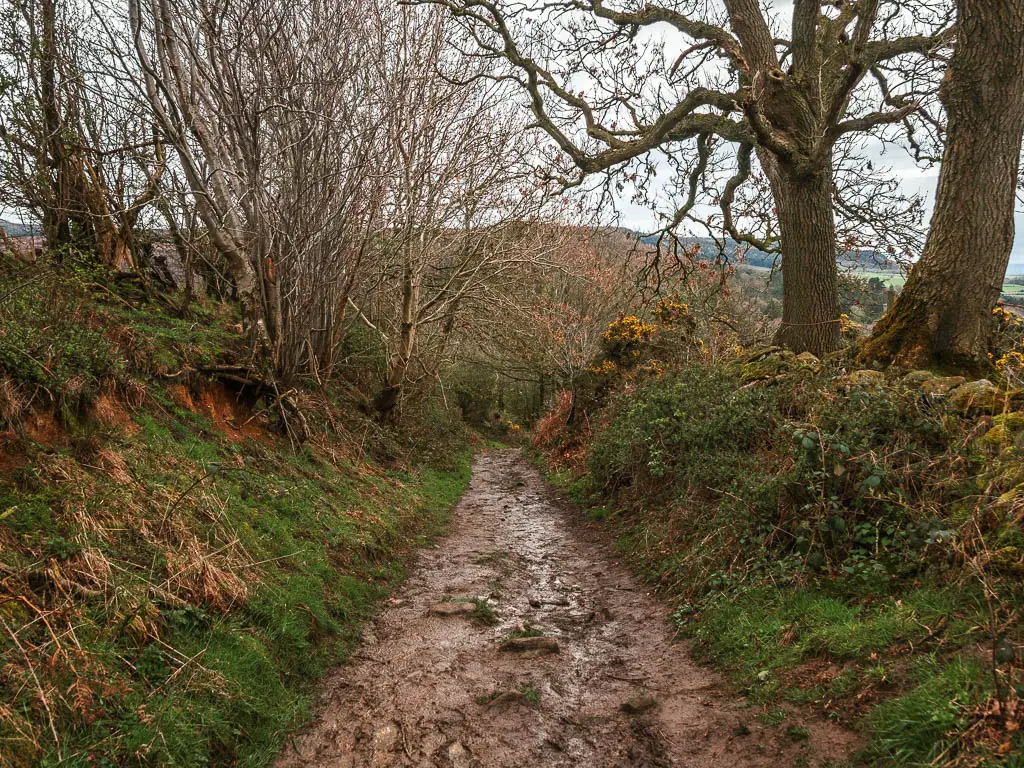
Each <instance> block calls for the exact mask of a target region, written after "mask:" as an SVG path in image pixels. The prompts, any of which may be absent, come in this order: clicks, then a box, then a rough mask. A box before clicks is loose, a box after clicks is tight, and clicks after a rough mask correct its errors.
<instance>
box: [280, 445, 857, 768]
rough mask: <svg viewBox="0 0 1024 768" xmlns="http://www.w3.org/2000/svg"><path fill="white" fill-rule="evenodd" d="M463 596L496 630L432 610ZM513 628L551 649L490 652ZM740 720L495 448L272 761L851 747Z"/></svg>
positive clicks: (515, 461)
mask: <svg viewBox="0 0 1024 768" xmlns="http://www.w3.org/2000/svg"><path fill="white" fill-rule="evenodd" d="M471 597H475V598H478V599H482V600H486V604H487V605H488V606H491V607H493V610H494V612H495V613H496V615H497V623H495V624H493V625H486V624H484V623H482V622H481V621H480V617H479V615H477V616H474V615H473V614H456V615H437V614H436V611H438V610H469V609H470V608H474V607H475V606H469V605H467V606H465V607H464V608H462V609H460V608H453V607H451V604H453V603H458V602H460V601H458V600H457V598H471ZM462 602H465V601H462ZM439 604H441V605H444V606H445V607H443V608H438V606H439ZM432 609H433V610H434V611H435V612H431V611H432ZM526 626H529V627H530V628H534V629H536V630H540V631H541V632H543V634H544V636H546V637H547V638H554V640H555V642H557V645H558V652H557V653H548V652H547V651H549V650H550V647H544V646H545V645H549V644H550V642H551V641H550V639H530V640H526V641H525V642H526V644H528V645H530V644H533V645H539V646H541V647H537V648H534V649H533V650H528V651H526V652H522V651H509V650H499V647H498V646H499V643H500V642H501V641H502V640H503V639H507V638H508V637H509V636H510V635H511V634H513V633H514V632H515V631H516V630H517V629H520V630H521V629H522V628H523V627H526ZM757 714H758V710H757V709H755V708H752V707H750V706H748V705H747V703H746V702H744V701H743V700H741V699H737V698H736V697H735V696H734V695H728V694H725V693H723V692H721V690H720V685H719V679H718V678H717V677H716V676H715V675H714V674H713V673H711V672H709V671H707V670H705V669H702V668H701V667H699V666H697V665H696V664H695V663H694V662H693V661H691V660H690V657H689V655H688V652H687V647H686V645H685V643H677V642H676V641H675V640H674V639H673V635H672V631H671V627H670V625H669V622H668V615H667V611H666V609H665V607H664V606H663V605H662V604H661V603H659V602H658V601H657V600H656V599H655V598H653V597H651V596H649V595H648V594H647V593H645V592H644V590H643V588H642V586H641V585H640V584H639V583H638V582H637V581H636V580H635V579H634V578H633V577H632V576H631V575H630V573H629V571H628V570H627V569H626V567H625V566H624V565H623V564H622V563H621V562H620V561H619V559H618V558H617V557H616V555H615V553H614V551H613V550H612V549H611V548H610V547H609V546H608V544H607V542H606V541H604V540H603V538H602V536H601V535H600V533H599V532H596V531H593V530H591V529H590V528H588V527H587V526H585V525H582V524H581V523H580V522H579V521H578V519H577V517H576V516H575V515H573V513H572V512H571V510H568V509H566V507H565V505H563V504H561V503H560V502H559V501H558V500H557V499H556V498H555V496H554V495H553V493H552V492H551V491H550V490H549V489H548V487H547V485H546V483H545V482H544V480H543V478H542V477H541V475H540V473H539V472H537V471H536V470H535V469H534V468H533V467H531V466H529V465H528V464H527V463H526V462H525V461H524V460H523V459H522V458H521V457H520V456H519V453H518V451H497V452H491V453H486V454H483V455H481V456H480V457H479V458H478V459H477V461H476V464H475V466H474V472H473V480H472V483H471V485H470V487H469V490H468V491H467V493H466V495H465V496H464V497H463V499H462V501H461V502H460V503H459V505H458V507H457V509H456V511H455V515H454V519H453V521H452V529H451V533H450V534H449V535H448V536H447V537H446V538H445V539H443V540H441V541H440V542H438V543H437V545H436V546H435V547H434V548H433V549H430V550H427V551H426V552H425V553H424V554H423V556H422V557H421V559H420V562H419V563H418V565H417V568H416V570H415V572H414V573H413V575H412V577H411V578H410V579H409V581H408V582H407V583H406V585H405V586H404V588H403V589H402V590H401V592H399V593H398V594H397V595H396V596H395V597H394V598H392V600H391V605H390V606H389V607H387V608H386V609H385V610H384V611H383V612H382V613H381V615H380V616H379V617H378V618H377V620H376V621H374V622H373V623H372V625H371V626H370V627H369V628H368V629H367V631H366V632H365V643H364V646H363V648H362V649H361V650H360V652H359V653H358V654H357V655H356V656H355V658H354V659H353V663H352V664H351V665H350V666H346V667H343V668H340V669H339V670H338V671H337V672H336V673H335V674H334V675H333V677H332V678H331V679H330V680H329V681H328V683H327V685H326V688H325V692H324V698H323V701H322V703H321V711H320V714H319V717H318V718H317V720H316V721H315V722H314V723H313V725H312V726H311V727H310V728H309V729H308V730H306V731H305V732H303V733H301V734H299V735H298V736H296V737H295V738H294V739H293V740H292V741H291V742H290V744H289V746H288V748H287V749H286V750H285V752H284V754H283V755H282V756H281V758H280V760H279V762H278V766H279V768H298V767H299V766H303V767H309V766H318V767H321V766H322V767H323V768H355V767H356V766H359V767H363V766H365V767H367V768H383V767H384V766H403V767H404V766H416V767H419V766H424V767H426V766H443V767H452V768H464V767H466V768H468V767H470V766H472V767H474V768H475V767H477V766H479V768H504V767H506V766H507V767H509V768H511V767H512V766H516V767H517V768H520V767H524V766H529V767H530V768H546V767H548V766H551V767H554V766H580V767H581V768H598V767H599V766H616V767H621V768H626V767H627V766H629V767H630V768H641V767H645V766H727V767H728V768H745V767H746V766H778V767H779V768H789V766H801V765H807V766H814V765H829V764H830V763H831V764H832V765H838V764H841V763H842V762H844V758H845V756H847V755H849V753H850V752H851V750H852V749H853V748H854V746H855V737H854V736H853V735H852V734H850V733H849V732H846V731H843V730H841V729H839V728H836V727H833V726H830V725H827V724H824V723H820V722H808V723H803V724H802V725H804V726H806V728H807V729H808V730H809V732H810V736H809V738H801V736H802V733H801V732H800V731H798V730H794V729H792V726H794V725H800V724H801V723H799V721H798V720H794V719H793V717H790V718H788V719H787V721H786V722H785V723H784V724H782V725H781V726H777V727H774V728H766V727H764V726H762V725H761V723H760V721H759V720H758V718H757Z"/></svg>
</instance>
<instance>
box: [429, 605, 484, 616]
mask: <svg viewBox="0 0 1024 768" xmlns="http://www.w3.org/2000/svg"><path fill="white" fill-rule="evenodd" d="M474 611H476V603H469V602H465V603H464V602H458V603H438V604H437V605H432V606H430V611H429V613H430V614H431V615H433V616H466V615H468V614H470V613H473V612H474Z"/></svg>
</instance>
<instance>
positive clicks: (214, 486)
mask: <svg viewBox="0 0 1024 768" xmlns="http://www.w3.org/2000/svg"><path fill="white" fill-rule="evenodd" d="M4 277H5V281H4V285H5V288H6V291H7V292H6V294H5V295H6V296H7V297H8V300H7V301H6V302H5V303H4V304H3V305H2V306H0V314H2V318H0V319H2V322H3V332H2V333H0V426H2V433H0V659H2V663H0V766H4V768H7V767H8V766H9V767H11V768H22V767H23V766H24V767H25V768H28V766H58V765H59V766H190V767H191V766H261V765H267V764H268V763H269V762H270V761H271V760H272V759H273V757H274V755H275V754H276V752H277V750H278V748H279V747H280V745H281V743H282V740H283V739H284V738H285V736H286V735H287V734H288V733H289V732H291V731H293V730H294V729H295V728H297V727H298V726H300V725H301V724H302V723H303V722H304V721H305V720H306V719H307V718H308V717H309V716H310V712H311V704H312V702H313V696H314V692H315V687H316V683H317V682H318V681H319V680H320V679H321V677H322V676H323V675H324V673H325V672H326V671H327V670H328V669H329V668H330V667H331V666H332V665H334V664H337V663H339V662H342V661H344V660H345V658H346V656H347V654H348V653H349V652H350V651H351V649H352V648H353V647H354V644H355V643H356V642H357V640H358V638H359V631H360V625H361V623H362V622H363V621H364V620H365V619H366V618H367V617H368V616H370V614H371V613H372V611H373V610H374V607H375V606H376V605H377V604H378V602H379V601H380V600H381V598H382V597H384V596H385V595H387V594H388V593H389V591H391V590H392V589H393V588H394V587H395V586H396V585H397V584H398V583H399V582H400V581H401V580H402V578H403V576H404V575H405V567H406V564H407V563H408V562H409V561H410V557H411V555H412V554H413V553H414V551H415V549H416V548H417V547H418V546H420V545H422V544H423V543H424V542H425V541H427V540H428V539H429V538H430V537H432V536H434V535H436V534H438V533H439V532H440V531H442V530H443V529H444V526H445V523H446V522H447V520H448V516H449V512H450V510H451V508H452V506H453V504H454V503H455V501H456V500H457V499H458V497H459V495H460V494H461V493H462V491H463V489H464V488H465V486H466V484H467V481H468V478H469V461H470V454H471V447H470V436H469V435H468V434H467V433H466V432H465V430H464V429H463V428H462V427H461V425H460V424H458V423H457V422H455V421H452V420H450V419H448V418H447V417H446V416H445V414H444V413H441V414H426V415H424V416H422V417H421V418H419V419H417V418H415V417H414V418H412V419H411V420H410V421H411V423H410V424H409V426H408V428H407V429H405V430H404V431H402V432H398V431H395V430H388V429H383V428H381V427H380V426H379V425H377V424H376V423H374V422H373V421H372V420H370V419H367V418H365V417H363V416H361V415H360V414H359V413H358V411H357V410H356V409H355V408H354V407H353V405H352V400H351V399H349V400H346V399H345V396H344V392H337V393H335V392H331V393H323V392H310V393H301V392H300V393H299V395H298V396H297V397H302V398H307V399H306V401H304V402H303V405H308V406H309V408H308V410H307V413H308V414H309V421H310V424H309V426H310V429H311V431H312V433H313V435H312V438H311V439H310V440H309V441H308V442H306V443H305V444H304V445H303V446H301V447H300V448H293V446H292V445H291V444H290V443H289V441H288V440H287V439H286V438H285V437H284V436H282V435H281V434H280V433H279V431H278V430H277V429H275V424H274V420H275V416H276V414H275V413H274V412H273V410H270V409H265V404H263V403H261V402H259V401H256V400H255V399H253V398H252V396H251V393H249V392H247V391H245V389H244V388H233V389H232V388H229V387H227V386H225V385H224V384H223V383H222V382H220V381H217V380H215V379H211V378H209V377H207V376H205V375H203V374H202V373H200V372H199V370H200V368H201V367H203V366H205V365H209V364H219V363H222V362H224V361H225V359H227V358H228V357H229V356H230V353H231V347H232V344H235V343H237V338H238V333H237V317H236V314H235V310H234V309H233V308H232V307H231V306H229V305H223V304H213V303H208V304H198V305H194V306H193V307H192V308H191V310H190V314H189V316H188V317H182V316H180V315H179V314H176V313H174V312H171V311H169V310H168V308H167V307H166V305H164V304H161V303H160V302H159V301H151V300H149V299H147V297H146V296H145V295H144V294H142V293H140V292H138V291H135V292H131V289H122V288H120V287H118V286H112V285H107V284H101V283H96V284H93V282H92V281H93V278H91V277H88V276H86V278H83V277H82V276H81V275H78V274H76V273H74V272H71V271H69V270H68V269H67V268H65V269H62V270H57V271H45V270H42V269H40V270H39V271H38V272H37V273H36V274H33V275H29V276H27V277H26V276H25V275H24V274H23V273H19V274H17V275H4ZM99 279H100V278H99V277H97V278H96V280H99ZM47 295H52V296H57V297H59V299H60V300H55V301H43V300H42V299H43V298H44V297H45V296H47Z"/></svg>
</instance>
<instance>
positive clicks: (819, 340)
mask: <svg viewBox="0 0 1024 768" xmlns="http://www.w3.org/2000/svg"><path fill="white" fill-rule="evenodd" d="M433 1H434V2H437V3H439V4H442V5H445V6H447V7H448V8H449V9H450V10H451V11H452V12H453V13H454V14H455V15H456V16H457V17H458V18H460V19H461V20H462V21H463V22H464V23H465V24H466V26H467V27H468V28H469V29H470V30H471V32H472V33H473V35H474V37H475V42H476V44H477V46H478V48H479V50H480V51H481V52H483V53H484V55H488V56H492V57H499V58H501V59H503V60H505V61H506V62H507V63H508V64H509V65H510V66H509V68H508V74H507V76H508V77H511V78H515V79H516V80H518V81H519V82H520V84H521V85H522V87H523V89H524V90H525V92H526V93H527V94H528V98H529V104H530V108H531V109H532V111H533V114H534V117H535V119H536V123H537V125H538V126H539V127H540V128H542V129H543V130H544V131H546V132H547V133H548V134H549V135H550V136H551V137H552V139H553V140H554V142H555V143H556V144H557V146H558V147H559V149H560V151H561V153H563V155H564V156H565V157H568V158H570V159H571V161H572V164H573V165H574V166H575V168H576V169H577V170H578V172H579V173H580V174H584V175H586V174H599V173H613V172H615V171H617V170H619V171H622V170H623V169H625V168H626V167H627V166H628V164H629V163H631V162H634V161H637V160H638V159H641V160H642V159H643V158H648V157H650V156H651V154H652V153H654V152H656V151H663V152H666V153H667V154H668V155H669V156H670V157H675V156H678V155H680V154H685V153H688V152H689V153H692V163H689V171H688V173H687V176H688V178H689V182H688V186H689V190H690V194H689V196H688V197H687V199H686V201H685V202H684V204H683V210H681V211H680V212H678V213H677V215H676V216H675V217H674V219H673V223H678V222H680V221H682V220H683V218H684V217H685V215H686V214H687V213H688V212H689V211H690V210H691V209H692V208H693V206H694V205H695V203H696V202H697V201H698V199H699V198H700V195H699V192H701V191H703V192H707V193H708V196H709V197H710V199H711V200H713V201H715V202H716V203H717V204H718V205H719V206H720V207H721V209H722V214H721V221H722V224H723V228H724V230H725V231H726V232H727V233H728V234H729V235H730V236H731V237H732V238H733V239H735V240H736V241H738V242H741V243H745V244H748V245H753V246H758V247H763V248H765V249H766V250H773V249H775V248H777V246H779V245H781V250H782V253H783V261H782V264H783V266H782V268H783V272H784V275H785V289H786V290H785V298H784V302H783V318H782V325H781V327H780V329H779V332H778V336H777V338H778V341H780V342H781V343H784V344H786V345H788V346H790V347H791V348H793V349H796V350H809V351H812V352H815V353H819V354H820V353H825V352H829V351H831V350H834V349H837V348H838V347H839V346H840V345H841V338H840V332H839V304H838V299H837V273H836V256H837V251H838V250H839V248H838V247H837V243H836V215H835V205H836V202H837V201H836V199H835V198H836V194H837V185H836V184H835V171H836V167H835V163H834V156H835V154H836V152H837V148H839V147H841V146H843V142H848V141H849V139H850V137H851V136H854V135H858V134H864V133H876V134H877V133H879V132H884V131H886V130H888V131H890V133H891V131H892V130H893V129H894V128H896V127H902V126H905V127H906V128H907V135H908V138H909V140H910V144H911V146H912V147H914V148H915V151H917V152H918V153H919V154H922V153H924V154H926V153H927V150H926V149H925V148H924V145H923V142H922V141H921V138H922V136H923V135H924V134H926V133H927V132H928V129H929V127H934V126H935V121H934V117H933V116H929V115H928V114H927V111H926V107H927V106H928V104H929V100H930V97H931V94H933V92H934V84H935V80H934V77H933V75H934V73H935V72H936V71H937V70H938V69H939V68H940V67H941V64H942V62H941V61H940V59H941V54H942V52H943V51H944V50H945V48H946V47H947V46H948V44H949V42H950V40H951V39H952V36H953V31H954V28H953V25H952V22H951V13H950V12H949V8H948V7H947V6H946V5H944V4H943V3H917V2H895V1H892V0H889V1H887V0H854V1H852V2H848V1H846V0H837V1H836V2H829V3H821V2H819V1H818V0H795V2H794V3H793V7H792V16H791V19H790V20H789V23H788V24H787V25H782V26H784V27H788V30H785V31H782V29H781V27H780V25H778V24H776V19H775V18H774V15H773V14H772V13H770V12H769V11H768V10H766V9H765V7H762V5H761V4H760V3H759V2H758V0H722V2H721V3H720V4H719V3H705V2H691V1H690V0H674V1H671V0H670V1H669V2H662V3H660V4H649V3H644V2H639V0H626V1H625V2H624V3H623V4H621V5H615V6H612V5H611V4H609V3H606V2H605V0H570V1H569V2H552V3H540V4H523V3H511V2H502V0H433ZM657 30H669V37H668V39H667V40H666V41H665V42H664V43H654V44H645V43H644V42H643V40H644V39H645V38H644V35H645V34H646V35H648V38H647V39H649V36H650V34H651V33H652V32H656V31H657ZM787 35H788V36H787ZM669 47H671V48H672V50H671V51H669V50H668V48H669ZM677 48H678V50H679V51H680V52H679V53H678V55H672V54H673V53H674V52H675V50H676V49H677ZM886 138H889V139H891V138H893V136H891V135H889V136H887V137H886ZM723 146H726V147H728V152H729V154H730V155H731V156H732V157H734V158H735V160H734V162H733V164H732V170H731V172H730V173H729V177H728V179H727V180H725V181H724V182H723V183H722V184H721V185H720V186H719V187H717V188H714V189H708V187H709V182H708V181H707V171H708V169H709V168H711V167H718V168H719V169H720V168H721V167H722V166H721V164H720V162H719V165H717V166H715V157H716V153H718V155H717V156H718V157H719V159H720V157H721V152H722V149H721V148H722V147H723ZM759 171H760V172H763V174H764V175H765V176H766V177H767V181H768V185H769V188H770V191H771V195H772V197H773V198H774V211H773V214H774V217H775V218H776V219H777V230H775V229H774V228H773V229H770V230H769V232H768V233H767V234H766V235H763V236H760V237H754V236H752V235H751V234H750V233H748V232H745V231H744V232H741V231H740V229H741V227H740V225H739V222H738V216H737V215H736V214H735V211H734V210H733V208H734V204H735V202H736V200H737V199H738V194H737V193H738V190H740V188H741V187H742V186H743V185H744V184H745V183H746V182H747V181H748V180H750V179H751V178H752V175H756V174H757V173H758V172H759ZM563 181H564V182H565V183H566V184H576V183H579V181H580V178H579V177H578V176H565V177H563ZM684 186H686V185H684Z"/></svg>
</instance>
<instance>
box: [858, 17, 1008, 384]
mask: <svg viewBox="0 0 1024 768" xmlns="http://www.w3.org/2000/svg"><path fill="white" fill-rule="evenodd" d="M957 10H958V14H959V29H958V33H957V46H956V51H955V52H954V54H953V58H952V61H951V62H950V65H949V70H948V72H947V73H946V77H945V79H944V80H943V83H942V88H941V90H940V94H939V95H940V98H941V99H942V103H943V105H944V106H945V107H946V112H947V114H948V116H949V125H948V129H947V134H946V150H945V154H944V155H943V159H942V171H941V173H940V174H939V185H938V190H937V191H936V196H935V213H934V214H933V216H932V222H931V230H930V231H929V233H928V239H927V242H926V243H925V247H924V252H923V253H922V255H921V259H920V261H918V263H917V264H916V265H915V266H914V268H913V270H912V271H911V273H910V277H909V279H908V280H907V284H906V286H904V288H903V292H902V293H901V294H900V295H899V296H898V297H897V299H896V302H895V304H894V305H893V308H892V310H891V311H890V312H889V313H888V314H886V316H885V317H883V318H882V319H881V320H880V321H879V323H878V324H877V325H876V326H875V330H874V333H873V334H872V335H871V338H869V339H868V340H867V341H866V342H865V344H864V347H863V348H862V350H861V357H862V358H863V359H864V360H866V361H869V362H880V363H892V362H894V363H897V364H900V365H904V366H907V367H914V368H921V367H941V368H945V369H959V370H964V371H968V372H978V371H980V370H983V369H984V368H986V367H987V366H988V365H989V362H988V357H987V352H988V349H989V345H990V343H991V339H992V332H993V330H994V320H993V315H992V310H993V308H994V307H995V305H996V302H997V301H998V300H999V295H1000V292H1001V290H1002V285H1003V278H1004V276H1005V274H1006V267H1007V264H1008V263H1009V260H1010V251H1011V249H1012V247H1013V214H1014V192H1015V189H1016V184H1017V166H1018V163H1019V158H1020V148H1021V135H1022V134H1024V45H1022V43H1021V40H1022V39H1024V4H1022V3H1021V2H1020V0H958V2H957Z"/></svg>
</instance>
